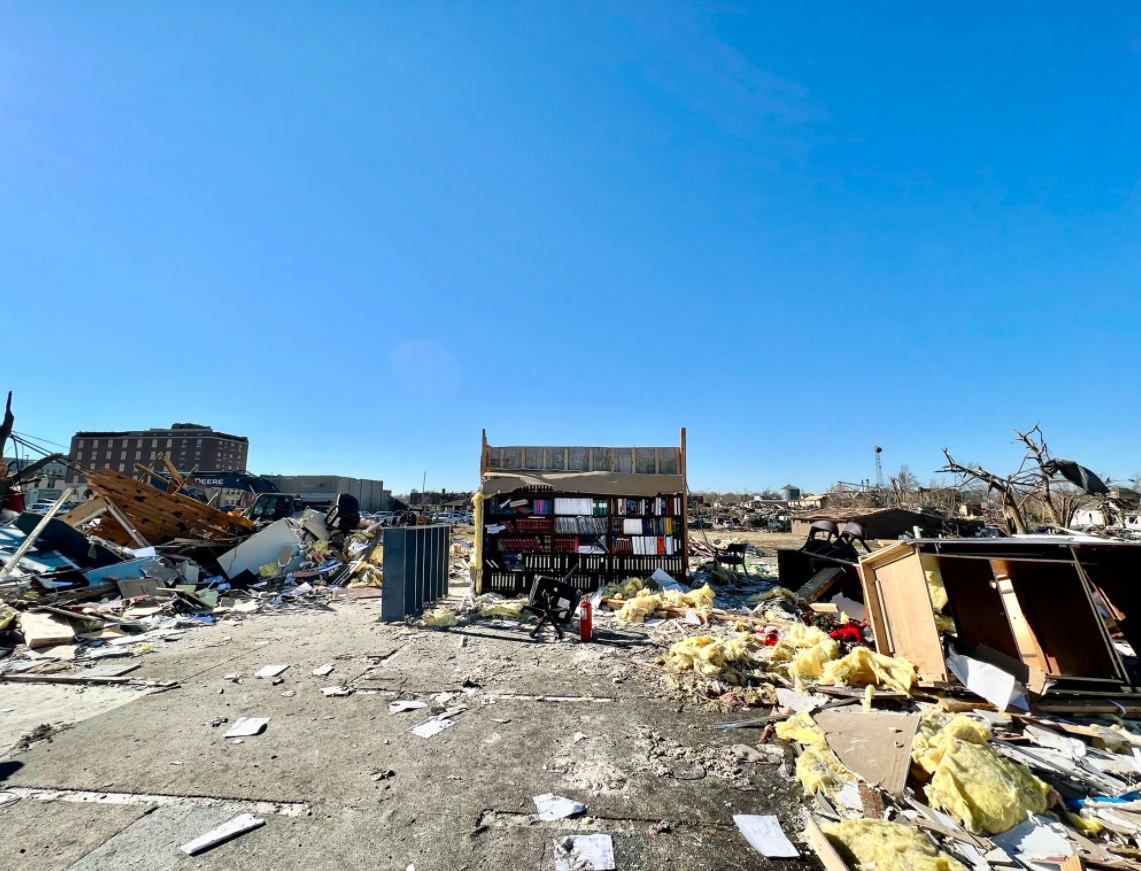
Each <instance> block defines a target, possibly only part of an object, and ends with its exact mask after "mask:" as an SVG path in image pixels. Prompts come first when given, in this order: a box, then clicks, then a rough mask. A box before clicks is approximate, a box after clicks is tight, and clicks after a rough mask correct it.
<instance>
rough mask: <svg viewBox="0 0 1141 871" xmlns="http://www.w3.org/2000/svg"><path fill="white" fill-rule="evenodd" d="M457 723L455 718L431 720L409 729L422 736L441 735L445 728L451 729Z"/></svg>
mask: <svg viewBox="0 0 1141 871" xmlns="http://www.w3.org/2000/svg"><path fill="white" fill-rule="evenodd" d="M455 724H456V721H455V720H429V721H428V722H427V723H421V724H420V725H419V726H413V727H412V728H411V729H409V730H408V731H409V732H411V733H412V734H413V735H419V736H420V737H421V738H431V737H432V736H433V735H439V734H440V733H441V732H443V731H444V730H445V729H450V728H451V727H452V726H454V725H455Z"/></svg>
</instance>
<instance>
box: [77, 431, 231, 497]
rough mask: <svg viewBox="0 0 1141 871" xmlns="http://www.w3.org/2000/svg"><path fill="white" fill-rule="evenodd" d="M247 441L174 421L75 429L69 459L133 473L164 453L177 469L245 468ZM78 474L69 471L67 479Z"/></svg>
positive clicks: (124, 472)
mask: <svg viewBox="0 0 1141 871" xmlns="http://www.w3.org/2000/svg"><path fill="white" fill-rule="evenodd" d="M249 451H250V440H249V439H248V438H246V437H245V436H237V435H230V434H229V433H224V432H215V431H214V430H213V429H211V428H210V427H208V426H201V425H200V424H197V423H176V424H174V426H172V427H171V428H170V429H148V430H135V431H132V432H77V433H76V434H75V435H74V436H72V439H71V451H70V452H69V453H68V459H70V460H71V461H72V462H73V463H77V464H78V465H80V466H85V467H86V468H88V469H103V468H110V469H113V470H114V471H116V472H122V473H123V474H126V475H134V474H135V464H136V463H142V464H143V465H145V466H150V467H151V468H154V463H155V461H156V459H157V458H158V456H159V455H160V454H166V456H167V457H168V458H169V459H170V461H171V462H172V463H174V466H175V468H177V469H178V471H179V472H183V473H186V472H191V471H193V470H195V469H198V470H199V471H216V470H230V469H238V470H244V469H245V468H246V464H247V462H248V461H249ZM79 480H80V476H79V474H78V473H77V472H75V471H70V472H69V473H68V477H67V482H68V483H69V484H70V483H75V482H77V481H79Z"/></svg>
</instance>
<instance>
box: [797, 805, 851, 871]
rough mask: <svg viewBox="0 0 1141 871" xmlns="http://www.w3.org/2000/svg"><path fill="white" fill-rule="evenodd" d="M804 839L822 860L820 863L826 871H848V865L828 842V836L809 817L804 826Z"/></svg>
mask: <svg viewBox="0 0 1141 871" xmlns="http://www.w3.org/2000/svg"><path fill="white" fill-rule="evenodd" d="M804 839H805V840H806V841H808V846H810V847H811V848H812V851H813V852H814V853H815V854H816V856H817V858H818V859H820V863H821V864H822V865H823V866H824V869H825V871H848V864H847V863H846V862H845V861H844V859H843V857H841V856H840V854H839V853H837V852H836V848H835V847H833V846H832V842H831V841H829V840H828V836H827V835H825V834H824V832H823V831H821V829H820V826H819V825H817V823H816V820H814V819H813V818H812V817H808V819H807V820H806V821H805V824H804Z"/></svg>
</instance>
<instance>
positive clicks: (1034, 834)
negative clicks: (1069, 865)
mask: <svg viewBox="0 0 1141 871" xmlns="http://www.w3.org/2000/svg"><path fill="white" fill-rule="evenodd" d="M990 839H991V841H993V842H994V843H995V845H997V846H998V847H1001V848H1002V849H1003V850H1005V851H1006V852H1007V853H1009V854H1010V855H1011V856H1013V857H1014V858H1015V859H1017V860H1018V862H1019V863H1021V864H1022V865H1025V866H1026V867H1027V868H1030V869H1033V871H1056V869H1057V867H1058V866H1059V865H1061V864H1062V862H1063V861H1065V859H1066V857H1068V856H1072V855H1074V845H1073V844H1072V843H1071V842H1070V839H1069V838H1067V837H1066V830H1065V829H1064V828H1063V827H1062V825H1061V823H1056V822H1054V821H1053V820H1050V819H1047V818H1046V817H1038V816H1036V817H1033V818H1032V819H1029V820H1027V821H1026V822H1024V823H1019V824H1018V825H1017V826H1015V827H1014V828H1013V829H1011V830H1010V831H1009V832H1003V833H1002V834H1001V835H991V837H990ZM1046 860H1056V861H1046Z"/></svg>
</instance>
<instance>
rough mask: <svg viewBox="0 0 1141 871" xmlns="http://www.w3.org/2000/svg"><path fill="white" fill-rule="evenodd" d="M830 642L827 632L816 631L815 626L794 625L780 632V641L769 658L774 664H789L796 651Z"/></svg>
mask: <svg viewBox="0 0 1141 871" xmlns="http://www.w3.org/2000/svg"><path fill="white" fill-rule="evenodd" d="M831 640H832V639H831V638H829V637H828V633H827V632H824V631H823V630H821V629H817V628H816V627H815V626H805V625H803V624H801V623H796V624H794V625H792V626H789V627H788V628H787V629H785V630H784V631H783V632H781V634H780V641H778V642H777V644H776V646H775V647H774V648H773V652H772V655H771V656H770V657H769V658H770V659H771V660H773V661H774V662H791V661H792V660H793V659H794V658H795V657H796V654H797V652H798V651H800V650H802V649H804V648H806V647H815V646H816V645H818V644H820V643H821V642H823V641H831Z"/></svg>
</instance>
